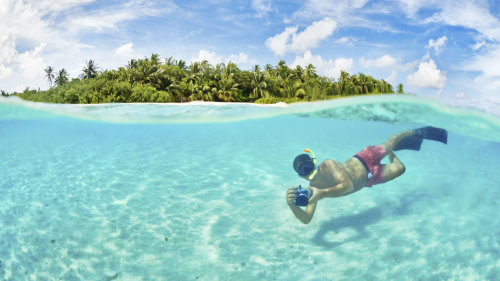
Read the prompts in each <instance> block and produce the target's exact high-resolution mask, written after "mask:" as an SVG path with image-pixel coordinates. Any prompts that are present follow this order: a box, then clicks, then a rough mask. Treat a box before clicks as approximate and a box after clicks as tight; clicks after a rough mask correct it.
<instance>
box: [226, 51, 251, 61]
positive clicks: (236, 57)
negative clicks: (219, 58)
mask: <svg viewBox="0 0 500 281" xmlns="http://www.w3.org/2000/svg"><path fill="white" fill-rule="evenodd" d="M228 61H231V62H233V63H235V64H242V63H246V62H248V55H247V54H245V53H242V52H239V53H238V54H237V55H235V54H232V55H230V56H229V57H228V58H227V59H226V62H228Z"/></svg>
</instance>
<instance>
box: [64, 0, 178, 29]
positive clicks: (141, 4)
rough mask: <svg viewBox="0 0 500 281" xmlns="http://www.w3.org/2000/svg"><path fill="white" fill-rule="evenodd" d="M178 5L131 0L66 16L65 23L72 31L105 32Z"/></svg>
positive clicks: (167, 10) (156, 14)
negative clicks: (122, 23)
mask: <svg viewBox="0 0 500 281" xmlns="http://www.w3.org/2000/svg"><path fill="white" fill-rule="evenodd" d="M176 8H177V6H176V5H175V4H174V3H173V2H171V1H168V2H162V4H161V5H158V4H155V3H154V2H152V1H135V0H129V1H128V2H126V3H120V4H118V5H116V6H111V7H108V8H106V9H100V10H96V11H87V12H86V13H81V14H78V15H73V16H71V17H66V20H65V22H64V23H63V25H65V26H67V29H68V30H70V31H71V32H72V33H77V32H80V31H85V30H88V31H92V32H104V31H105V30H107V29H109V30H117V29H118V27H117V24H118V23H121V22H124V21H130V20H134V19H138V18H141V17H148V16H158V15H161V14H164V13H171V12H173V11H174V10H175V9H176Z"/></svg>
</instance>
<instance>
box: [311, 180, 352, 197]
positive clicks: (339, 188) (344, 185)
mask: <svg viewBox="0 0 500 281" xmlns="http://www.w3.org/2000/svg"><path fill="white" fill-rule="evenodd" d="M353 189H354V185H353V184H352V181H350V180H345V181H343V182H341V183H339V184H337V185H335V186H332V187H329V188H323V189H318V188H314V189H313V197H312V198H311V201H313V202H314V201H318V200H321V199H323V198H329V197H339V196H342V195H346V194H349V193H351V192H352V191H353ZM315 193H316V196H315ZM314 197H316V198H314Z"/></svg>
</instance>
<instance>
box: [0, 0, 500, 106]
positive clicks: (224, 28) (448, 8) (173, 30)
mask: <svg viewBox="0 0 500 281" xmlns="http://www.w3.org/2000/svg"><path fill="white" fill-rule="evenodd" d="M151 53H158V54H160V56H162V57H170V56H172V57H174V58H176V59H183V60H185V61H187V62H188V63H189V62H191V61H199V60H202V59H206V60H208V61H209V62H210V63H212V64H216V63H219V62H227V61H229V60H231V61H233V62H235V63H236V64H237V65H238V66H239V67H240V69H250V68H251V67H252V66H253V65H255V64H259V65H261V66H265V65H266V64H268V63H270V64H272V65H276V64H277V63H278V62H279V61H280V60H282V59H283V60H285V61H286V63H287V64H288V65H289V66H291V67H293V66H295V65H298V64H300V65H307V64H309V63H312V64H313V65H315V66H316V67H317V70H318V72H319V73H320V74H322V75H325V76H329V77H333V78H335V79H337V78H338V76H339V72H340V70H341V69H342V70H346V71H348V72H349V73H351V74H354V73H359V72H363V73H365V74H370V75H372V76H374V77H375V78H383V79H385V80H387V81H389V82H390V83H391V84H393V86H396V85H397V84H398V83H403V84H404V85H405V91H406V92H410V93H414V94H418V95H423V96H428V97H438V98H439V99H442V100H445V101H446V102H448V103H452V104H458V105H465V106H473V107H478V108H483V109H485V110H488V111H496V110H500V95H499V94H498V93H499V90H500V67H499V66H500V4H499V3H498V1H491V0H490V1H463V0H453V1H449V0H439V1H434V0H418V1H417V0H390V1H389V0H386V1H370V0H336V1H326V0H304V1H281V0H249V1H239V0H237V1H226V0H204V1H176V0H162V1H148V0H124V1H118V0H113V1H94V0H81V1H77V0H57V1H56V0H25V1H14V0H0V89H3V90H6V91H9V92H10V91H14V90H18V91H19V90H23V89H24V88H26V87H30V88H35V89H36V88H41V89H46V88H48V83H47V81H45V80H44V71H43V69H44V68H45V67H46V66H48V65H51V66H53V67H54V68H55V69H56V70H59V69H61V68H65V69H66V70H68V72H69V73H70V75H71V76H73V77H76V76H78V75H79V74H80V72H81V69H82V68H83V65H84V64H85V61H87V60H89V59H93V60H95V61H96V62H97V64H98V65H99V66H100V67H101V69H114V68H117V67H119V66H124V65H126V64H127V61H128V60H130V59H131V58H141V57H144V56H148V57H149V56H150V55H151Z"/></svg>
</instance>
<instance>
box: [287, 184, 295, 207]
mask: <svg viewBox="0 0 500 281" xmlns="http://www.w3.org/2000/svg"><path fill="white" fill-rule="evenodd" d="M296 192H297V188H295V186H292V187H290V188H289V189H288V190H287V191H286V202H287V203H288V205H290V206H295V196H296V195H297V194H296Z"/></svg>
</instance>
